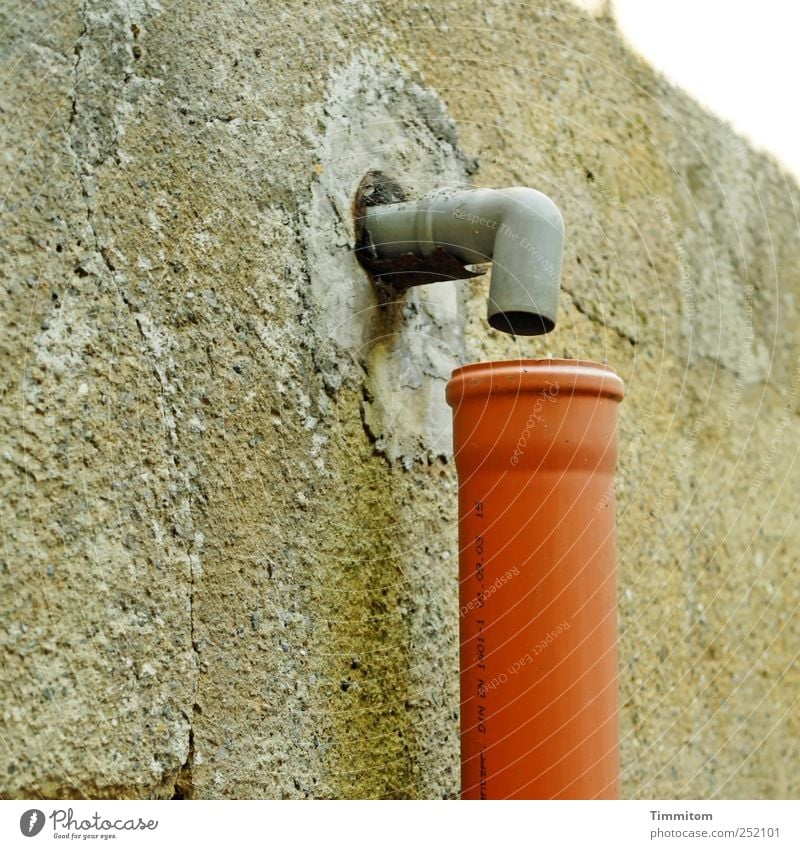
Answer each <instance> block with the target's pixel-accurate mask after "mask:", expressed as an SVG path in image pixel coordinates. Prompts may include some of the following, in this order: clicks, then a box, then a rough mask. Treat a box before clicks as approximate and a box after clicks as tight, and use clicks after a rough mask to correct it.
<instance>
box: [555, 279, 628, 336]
mask: <svg viewBox="0 0 800 849" xmlns="http://www.w3.org/2000/svg"><path fill="white" fill-rule="evenodd" d="M561 291H562V292H566V293H567V295H569V298H570V300H571V301H572V305H573V306H574V307H575V309H576V310H577V311H578V312H579V313H580V314H581V315H582V316H584V317H585V318H588V319H589V321H591V322H592V324H599V325H601V326H602V327H604V328H605V329H606V330H611V331H613V332H614V333H616V334H617V336H619V338H620V339H624V340H625V341H626V342H629V343H630V344H631V345H638V344H639V343H638V341H637V340H636V339H635V338H634V337H633V336H631V335H630V334H629V333H626V332H625V331H624V330H622V328H620V327H617V326H616V325H615V324H613V323H611V322H607V321H603V320H602V319H600V318H598V317H597V316H596V315H595V314H594V313H592V312H590V311H589V310H588V309H587V308H586V307H584V306H583V305H582V304H581V303H580V302H579V301H578V300H577V298H576V297H575V295H574V294H573V293H572V292H571V291H570V290H569V289H568V288H567V287H566V286H565V285H564V284H563V283H562V284H561Z"/></svg>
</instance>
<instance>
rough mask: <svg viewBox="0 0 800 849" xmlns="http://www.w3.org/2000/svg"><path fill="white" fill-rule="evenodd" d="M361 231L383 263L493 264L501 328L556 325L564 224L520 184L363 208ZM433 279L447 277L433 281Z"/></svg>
mask: <svg viewBox="0 0 800 849" xmlns="http://www.w3.org/2000/svg"><path fill="white" fill-rule="evenodd" d="M363 226H364V230H365V231H366V234H367V236H368V240H367V241H368V244H367V248H368V249H369V250H370V252H371V253H373V255H374V256H376V257H377V258H379V259H380V260H392V259H395V258H397V259H399V258H401V257H403V256H404V255H408V254H413V255H415V256H417V257H423V258H425V257H430V256H431V255H432V254H433V253H434V252H435V251H444V252H445V253H446V254H448V255H449V256H450V257H455V258H456V259H457V260H459V261H460V262H461V263H466V264H474V263H482V262H487V261H490V260H491V262H492V263H493V268H492V279H491V286H490V289H489V307H488V321H489V324H490V325H491V326H492V327H494V328H495V329H496V330H502V331H505V332H506V333H513V334H515V335H519V336H537V335H539V334H542V333H549V332H550V331H551V330H552V329H553V328H554V327H555V324H556V312H557V309H558V290H559V283H560V279H561V255H562V252H563V246H564V220H563V219H562V217H561V213H560V212H559V210H558V207H557V206H556V205H555V204H554V203H553V201H551V200H550V198H548V197H547V195H544V194H542V193H541V192H537V191H536V190H535V189H526V188H520V187H516V188H508V189H472V190H466V191H453V190H449V189H441V190H438V191H435V192H432V193H431V194H429V195H426V196H425V197H422V198H420V199H419V200H416V201H408V202H403V203H388V204H381V205H376V206H369V207H366V208H365V209H364V219H363ZM436 279H443V278H442V277H433V278H432V279H431V280H430V281H429V282H433V280H436ZM450 279H453V278H452V277H451V278H450Z"/></svg>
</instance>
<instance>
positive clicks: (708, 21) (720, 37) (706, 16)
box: [577, 0, 800, 177]
mask: <svg viewBox="0 0 800 849" xmlns="http://www.w3.org/2000/svg"><path fill="white" fill-rule="evenodd" d="M577 2H578V3H579V5H582V6H592V5H594V6H597V5H598V3H596V2H593V0H577ZM612 7H613V9H614V15H615V17H616V19H617V22H618V24H619V28H620V29H621V30H622V32H623V34H624V35H625V36H626V38H627V39H628V41H629V42H630V43H631V45H632V46H633V47H634V49H635V50H637V51H638V52H639V53H640V54H641V55H643V56H644V57H645V58H646V59H647V61H648V62H649V63H650V64H651V65H653V66H654V67H656V68H658V70H660V71H661V72H662V73H663V74H664V75H665V76H666V77H667V78H668V79H669V80H670V81H671V82H673V83H675V84H677V85H679V86H680V87H681V88H683V89H684V90H685V91H687V92H689V94H691V95H692V96H693V97H694V98H695V99H696V100H698V101H700V102H701V103H702V104H703V105H704V106H706V107H707V108H708V109H710V110H711V111H712V112H714V113H715V114H717V115H719V116H721V117H723V118H725V119H726V120H727V121H729V122H730V123H731V125H732V126H733V127H734V129H735V130H736V131H737V132H739V133H741V134H742V135H744V136H745V137H746V138H748V139H749V140H750V141H751V142H753V144H754V145H755V146H756V147H757V148H759V147H760V148H765V149H766V150H769V151H770V152H772V153H773V154H774V155H775V156H776V157H777V159H778V160H779V161H780V162H781V163H782V164H783V165H785V166H786V167H787V168H788V169H789V170H790V171H792V172H793V173H794V174H795V175H796V176H798V177H800V116H799V115H798V113H799V112H800V0H750V2H741V0H612Z"/></svg>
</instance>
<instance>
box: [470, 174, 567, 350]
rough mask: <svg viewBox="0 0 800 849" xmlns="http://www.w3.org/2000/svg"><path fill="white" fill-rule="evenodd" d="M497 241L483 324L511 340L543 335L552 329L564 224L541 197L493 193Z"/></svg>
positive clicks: (519, 191) (514, 191) (526, 192)
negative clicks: (497, 198) (512, 336)
mask: <svg viewBox="0 0 800 849" xmlns="http://www.w3.org/2000/svg"><path fill="white" fill-rule="evenodd" d="M498 195H499V196H500V202H499V205H500V209H499V210H498V212H499V215H498V226H497V237H496V239H495V243H494V250H493V252H492V279H491V286H490V289H489V303H488V309H487V319H488V321H489V324H490V325H491V326H492V327H494V328H495V329H496V330H502V331H504V332H506V333H513V334H515V335H517V336H537V335H540V334H543V333H549V332H550V331H551V330H553V328H554V327H555V325H556V318H557V313H558V295H559V290H560V285H561V261H562V254H563V250H564V219H563V217H562V215H561V212H560V210H559V208H558V207H557V206H556V204H555V203H553V201H552V200H551V199H550V198H549V197H547V195H545V194H543V193H542V192H538V191H536V190H535V189H529V188H522V187H515V188H509V189H503V190H501V191H499V192H498Z"/></svg>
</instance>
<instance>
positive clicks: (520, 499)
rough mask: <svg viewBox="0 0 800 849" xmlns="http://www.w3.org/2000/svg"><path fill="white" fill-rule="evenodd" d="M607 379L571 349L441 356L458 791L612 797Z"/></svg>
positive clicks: (612, 389)
mask: <svg viewBox="0 0 800 849" xmlns="http://www.w3.org/2000/svg"><path fill="white" fill-rule="evenodd" d="M622 396H623V384H622V381H621V380H620V378H619V377H618V376H617V374H616V372H614V370H613V369H611V368H609V367H608V366H605V365H600V364H598V363H590V362H583V361H579V360H519V361H514V362H495V363H479V364H476V365H470V366H466V367H464V368H461V369H457V370H456V371H455V372H454V373H453V377H452V380H451V381H450V383H449V384H448V386H447V401H448V403H449V404H450V406H451V407H452V408H453V424H454V427H453V430H454V447H455V457H456V468H457V470H458V477H459V540H460V562H459V567H460V605H461V619H460V632H461V635H460V636H461V782H462V785H461V786H462V790H461V795H462V798H464V799H612V798H618V797H619V731H618V721H617V711H618V707H617V600H616V574H615V570H616V564H615V540H614V536H615V530H614V469H615V464H616V455H617V409H618V405H619V401H621V399H622Z"/></svg>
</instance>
